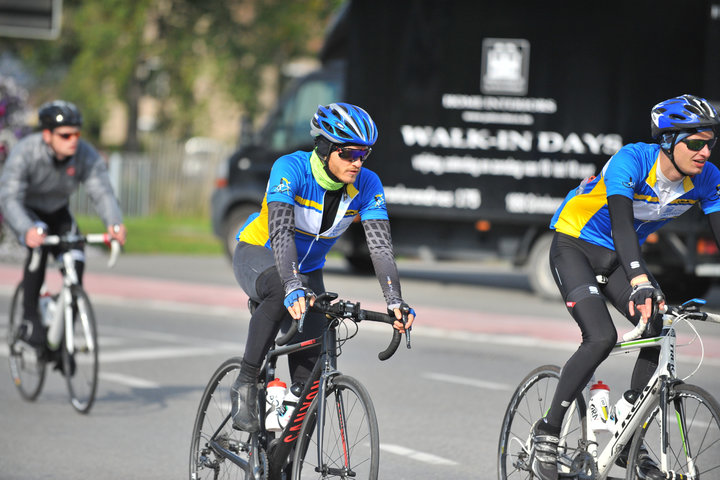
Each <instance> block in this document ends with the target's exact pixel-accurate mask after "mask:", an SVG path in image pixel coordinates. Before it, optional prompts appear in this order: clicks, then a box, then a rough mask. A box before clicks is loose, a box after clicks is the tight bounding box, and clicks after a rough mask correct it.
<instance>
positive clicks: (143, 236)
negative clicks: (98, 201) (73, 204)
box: [76, 216, 223, 255]
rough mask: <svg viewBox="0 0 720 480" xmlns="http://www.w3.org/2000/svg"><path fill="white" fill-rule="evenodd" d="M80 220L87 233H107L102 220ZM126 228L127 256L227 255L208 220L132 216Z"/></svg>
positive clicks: (78, 218)
mask: <svg viewBox="0 0 720 480" xmlns="http://www.w3.org/2000/svg"><path fill="white" fill-rule="evenodd" d="M76 220H77V222H78V225H79V226H80V229H81V230H82V231H83V232H84V233H95V232H104V231H105V227H104V225H103V223H102V221H101V220H100V219H99V218H98V217H94V216H77V217H76ZM125 227H126V228H127V231H128V235H127V241H126V242H125V248H124V251H125V252H126V253H153V254H186V255H223V247H222V243H221V241H220V240H219V239H218V238H217V237H215V236H214V235H213V233H212V229H211V226H210V221H209V220H208V219H206V218H175V217H166V216H151V217H130V218H125Z"/></svg>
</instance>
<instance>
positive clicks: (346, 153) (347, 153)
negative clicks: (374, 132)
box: [337, 147, 372, 163]
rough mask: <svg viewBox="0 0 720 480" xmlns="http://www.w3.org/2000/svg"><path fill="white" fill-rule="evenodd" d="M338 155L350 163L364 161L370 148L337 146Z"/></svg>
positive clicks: (370, 150)
mask: <svg viewBox="0 0 720 480" xmlns="http://www.w3.org/2000/svg"><path fill="white" fill-rule="evenodd" d="M337 151H338V156H339V157H340V158H342V159H343V160H347V161H349V162H350V163H352V162H355V161H357V160H360V162H361V163H364V162H365V160H367V157H369V156H370V152H372V148H370V147H368V148H350V147H337Z"/></svg>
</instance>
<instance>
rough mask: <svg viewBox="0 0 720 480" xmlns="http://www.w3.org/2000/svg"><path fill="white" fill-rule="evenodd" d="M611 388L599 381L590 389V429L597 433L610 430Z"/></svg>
mask: <svg viewBox="0 0 720 480" xmlns="http://www.w3.org/2000/svg"><path fill="white" fill-rule="evenodd" d="M609 405H610V387H608V386H607V385H606V384H604V383H603V382H602V380H598V381H597V383H595V384H593V385H592V386H591V387H590V428H592V429H593V431H595V432H600V431H607V430H609V429H610V424H609V422H608V417H609V410H610V409H609Z"/></svg>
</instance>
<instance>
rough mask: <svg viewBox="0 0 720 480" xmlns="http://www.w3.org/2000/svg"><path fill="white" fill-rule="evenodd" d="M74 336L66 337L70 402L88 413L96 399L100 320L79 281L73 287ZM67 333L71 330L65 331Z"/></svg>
mask: <svg viewBox="0 0 720 480" xmlns="http://www.w3.org/2000/svg"><path fill="white" fill-rule="evenodd" d="M72 296H73V305H72V314H73V321H72V329H71V332H70V333H71V338H63V342H62V344H63V348H62V366H63V375H64V376H65V380H66V382H67V386H68V391H69V393H70V403H71V404H72V406H73V407H74V408H75V410H77V411H78V412H80V413H88V412H89V411H90V408H91V407H92V405H93V402H94V401H95V393H96V391H97V383H98V349H99V348H98V341H97V322H96V321H95V314H94V313H93V309H92V305H91V304H90V299H89V298H88V296H87V294H86V293H85V290H83V289H82V287H80V286H79V285H76V286H73V287H72ZM65 334H66V335H67V332H65Z"/></svg>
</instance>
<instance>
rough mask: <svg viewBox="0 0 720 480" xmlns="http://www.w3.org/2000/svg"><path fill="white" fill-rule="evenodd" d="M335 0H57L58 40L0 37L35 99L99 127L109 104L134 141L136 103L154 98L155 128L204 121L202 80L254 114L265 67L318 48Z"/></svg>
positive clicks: (184, 131)
mask: <svg viewBox="0 0 720 480" xmlns="http://www.w3.org/2000/svg"><path fill="white" fill-rule="evenodd" d="M341 3H342V0H294V1H286V0H93V1H82V0H64V6H63V27H62V33H61V36H60V38H59V39H58V40H56V41H51V42H48V41H44V40H17V39H2V38H0V51H2V50H10V51H12V52H13V53H14V54H15V55H17V56H18V57H20V58H21V59H22V60H23V61H24V62H25V63H26V65H28V67H29V68H30V69H31V70H32V71H33V73H34V74H35V76H36V78H38V79H40V80H39V82H38V84H37V85H34V86H33V88H32V91H33V93H34V94H35V97H38V100H39V101H42V100H47V99H48V98H52V97H62V98H65V99H68V100H70V101H74V102H76V103H77V104H78V105H79V106H80V107H81V108H82V110H83V113H84V116H85V118H86V124H87V125H86V127H88V128H89V129H90V132H89V133H91V134H92V133H93V132H94V133H95V134H97V132H98V131H99V126H100V124H101V122H102V120H103V119H104V117H105V116H106V112H107V109H108V104H109V102H111V101H120V102H122V103H123V104H125V106H126V109H127V112H128V132H129V135H128V139H127V145H126V147H130V148H133V147H137V137H136V135H135V134H136V133H137V118H138V102H139V99H140V98H141V96H151V97H154V98H156V99H158V100H159V102H158V104H159V105H161V109H160V112H159V120H160V124H159V128H161V129H164V130H169V131H172V132H174V133H175V134H177V135H178V136H189V135H192V134H193V133H194V132H195V131H196V130H197V128H198V125H197V124H196V119H198V118H206V117H205V116H204V109H205V108H206V105H205V104H204V101H205V100H207V96H203V95H201V94H199V87H198V86H199V84H200V83H201V81H202V83H203V84H205V85H207V87H206V88H205V91H207V90H210V92H211V95H212V93H218V94H220V93H222V94H224V95H226V96H228V97H229V98H231V99H232V100H233V101H234V102H236V105H237V106H238V107H239V108H240V109H242V110H244V111H245V112H247V113H248V114H249V115H250V116H251V117H252V116H254V115H256V114H258V113H259V110H260V108H261V106H260V104H259V101H258V92H259V91H260V89H261V82H262V72H263V70H264V69H265V68H267V67H268V66H276V67H278V68H279V67H281V66H282V65H283V64H285V63H286V62H288V61H290V60H292V59H294V58H297V57H302V56H309V55H310V56H312V55H315V54H316V53H317V51H318V49H319V48H320V45H321V41H322V37H323V34H324V31H325V27H326V25H327V23H328V20H329V19H330V17H331V16H332V14H333V13H334V12H335V11H337V9H338V7H339V6H340V4H341Z"/></svg>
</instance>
